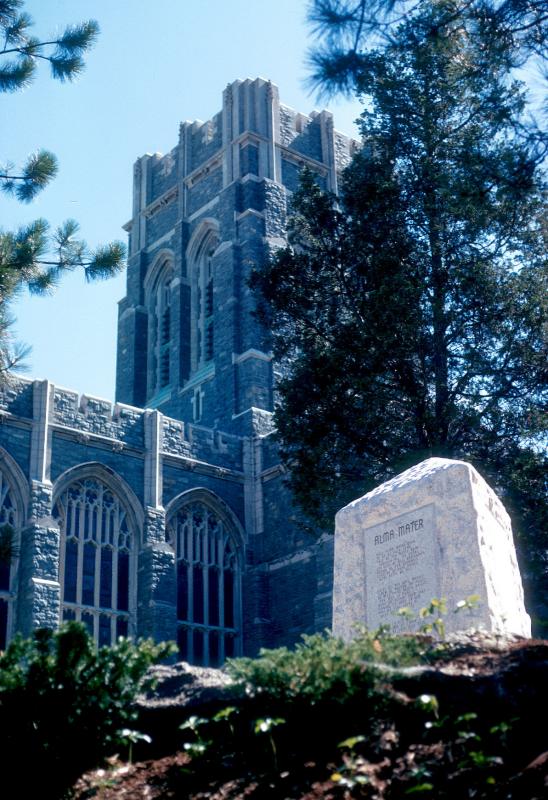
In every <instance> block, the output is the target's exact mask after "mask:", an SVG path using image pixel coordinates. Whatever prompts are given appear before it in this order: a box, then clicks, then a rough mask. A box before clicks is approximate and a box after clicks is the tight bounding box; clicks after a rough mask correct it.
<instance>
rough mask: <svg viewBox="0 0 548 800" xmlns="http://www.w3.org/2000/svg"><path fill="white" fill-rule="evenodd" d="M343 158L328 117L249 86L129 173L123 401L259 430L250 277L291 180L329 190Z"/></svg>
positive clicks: (281, 218)
mask: <svg viewBox="0 0 548 800" xmlns="http://www.w3.org/2000/svg"><path fill="white" fill-rule="evenodd" d="M353 147H354V142H352V141H351V140H349V139H348V138H346V137H344V136H342V135H341V134H338V133H336V132H335V131H334V128H333V119H332V115H331V114H330V113H329V112H327V111H322V112H321V113H313V114H312V115H311V116H310V117H308V116H305V115H303V114H298V113H295V112H294V111H292V110H291V109H289V108H287V107H285V106H283V105H281V104H280V101H279V96H278V89H277V87H276V86H274V85H273V84H272V83H270V82H269V81H265V80H262V79H261V78H258V79H256V80H253V81H252V80H249V79H248V80H245V81H235V82H234V83H232V84H230V85H229V86H227V88H226V89H225V91H224V93H223V107H222V110H221V111H220V112H219V113H218V114H216V115H215V116H214V117H213V118H212V119H210V120H209V121H208V122H184V123H183V124H182V125H181V127H180V132H179V143H178V145H177V146H176V147H175V148H174V149H173V150H172V151H171V152H170V153H168V154H167V155H165V156H162V155H159V154H155V155H145V156H142V157H141V158H140V159H139V160H138V161H137V162H136V164H135V169H134V180H133V217H132V219H131V220H130V222H128V223H127V225H126V226H125V228H126V230H127V231H128V233H129V240H130V258H129V265H128V282H127V296H126V297H125V298H124V300H122V302H121V304H120V313H119V335H118V371H117V386H116V394H117V399H118V400H119V401H121V402H124V403H128V404H131V405H136V406H148V407H154V408H158V409H159V410H160V411H162V412H163V413H165V414H168V415H170V416H172V417H175V418H177V419H181V420H188V421H193V422H199V423H200V424H202V425H206V426H210V427H213V428H216V429H220V430H223V431H227V432H233V433H237V434H242V435H249V434H250V433H252V432H253V431H255V430H257V429H258V427H259V428H261V426H262V425H263V424H264V416H265V415H264V413H263V412H265V411H266V412H270V411H272V407H273V406H272V404H273V399H272V390H273V386H272V384H273V374H272V362H271V357H270V354H269V352H268V336H267V335H266V332H265V331H263V330H261V327H260V325H259V324H258V323H257V321H256V319H255V318H254V317H253V307H254V305H253V298H252V296H251V294H250V290H249V287H248V278H249V275H250V272H251V270H252V269H253V267H254V266H256V265H257V264H260V263H261V262H262V261H263V259H264V257H265V254H266V252H267V251H268V249H269V248H272V247H276V246H279V245H280V244H281V243H283V241H284V239H283V237H284V232H285V217H286V209H287V200H288V197H289V196H290V194H291V192H292V191H293V190H294V189H295V187H296V185H297V183H298V177H299V172H300V171H301V169H302V168H303V167H304V166H308V167H309V168H310V169H311V170H312V171H313V172H315V173H316V175H317V179H318V182H319V183H320V184H321V185H322V187H324V188H326V189H329V190H331V191H336V190H337V171H338V170H340V169H341V168H342V167H343V166H345V164H346V163H347V161H348V160H349V157H350V155H351V152H352V149H353Z"/></svg>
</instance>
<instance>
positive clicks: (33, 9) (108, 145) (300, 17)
mask: <svg viewBox="0 0 548 800" xmlns="http://www.w3.org/2000/svg"><path fill="white" fill-rule="evenodd" d="M25 8H26V10H27V11H28V12H29V13H30V14H31V15H32V17H33V18H34V20H35V23H36V25H35V28H34V32H35V34H36V35H37V36H39V37H40V38H41V39H43V38H50V36H51V34H52V33H55V32H56V31H57V32H60V31H62V30H63V28H64V26H65V24H67V23H74V22H79V21H82V20H86V19H90V18H93V19H96V20H97V21H98V22H99V25H100V26H101V35H100V38H99V41H98V43H97V45H96V46H95V48H94V49H93V50H92V51H91V52H90V53H89V55H88V57H87V60H86V61H87V69H86V71H85V72H84V73H83V75H82V76H81V77H80V78H79V80H77V81H76V82H75V83H73V84H60V83H59V82H57V81H53V80H51V79H50V77H49V73H48V69H47V65H45V64H44V65H43V67H42V69H41V70H40V75H39V78H38V79H37V80H36V81H35V82H34V83H33V84H32V85H31V86H30V87H29V88H28V89H26V90H25V91H24V92H19V93H17V94H14V95H3V96H2V99H1V102H2V109H3V113H2V117H1V120H0V126H1V130H2V143H1V149H0V161H7V160H9V161H12V162H15V163H21V162H23V161H24V160H25V158H26V157H27V156H28V154H29V153H31V152H33V151H34V150H36V149H38V148H42V147H44V148H47V149H49V150H51V151H53V152H54V153H55V154H56V155H57V157H58V159H59V162H60V172H59V176H58V177H57V178H56V179H55V181H53V182H52V183H51V184H50V186H49V187H48V188H47V189H46V190H45V191H44V192H42V194H41V195H40V196H39V197H38V199H37V200H35V201H34V202H33V203H32V204H30V205H21V204H20V203H17V202H16V201H15V200H11V199H9V198H5V197H0V220H1V225H2V227H3V228H4V229H7V230H9V229H13V228H15V227H17V226H18V225H21V224H24V223H26V222H30V221H31V220H33V219H36V218H37V217H40V216H41V217H45V218H46V219H47V220H49V222H50V223H51V224H52V225H53V226H55V225H57V224H59V223H60V222H62V221H63V220H64V219H67V218H69V217H74V218H76V219H77V220H78V222H79V223H80V226H81V234H82V236H83V237H84V238H85V239H86V240H87V241H88V243H89V244H90V245H96V244H99V243H101V242H107V241H111V240H113V239H122V240H125V234H124V232H123V231H122V230H121V226H122V225H123V224H124V223H125V222H126V221H127V220H128V219H129V217H130V208H131V181H132V177H131V176H132V165H133V162H134V161H135V159H136V158H137V157H138V156H140V155H142V154H143V153H146V152H151V153H153V152H164V153H165V152H167V151H168V150H170V149H171V148H172V147H174V145H175V144H176V141H177V136H178V126H179V122H181V121H182V120H185V119H202V120H206V119H209V118H210V117H211V116H212V115H213V114H214V113H216V112H217V111H218V110H219V109H220V107H221V93H222V90H223V88H224V87H225V86H226V84H227V83H229V82H231V81H233V80H235V79H238V78H246V77H257V76H259V75H260V76H262V77H265V78H270V79H271V80H272V81H274V83H276V84H277V85H278V86H279V88H280V97H281V100H282V102H283V103H285V104H286V105H289V106H292V107H293V108H296V109H298V110H299V111H302V112H309V111H311V110H312V109H314V108H318V109H319V108H322V107H324V104H323V103H321V102H319V101H318V100H317V98H315V97H314V96H313V95H311V94H310V93H309V92H308V90H307V88H306V86H305V81H306V77H307V72H306V65H305V53H306V49H307V47H308V46H309V45H310V44H311V39H310V38H309V29H308V28H307V26H306V24H305V19H304V17H305V10H306V2H305V0H276V2H264V0H263V2H255V3H250V2H249V0H199V2H188V0H154V2H150V0H29V2H27V3H26V4H25ZM329 107H330V109H331V110H332V111H333V113H334V115H335V125H336V127H337V128H338V129H339V130H342V131H344V132H346V133H350V134H356V129H355V127H354V125H353V121H354V120H355V119H356V117H357V116H358V114H359V112H360V107H359V105H358V104H357V103H356V102H354V103H352V102H347V101H343V100H340V101H338V102H336V103H330V104H329ZM124 293H125V274H124V275H121V276H120V277H118V278H116V279H113V280H111V281H108V282H104V283H99V284H91V285H85V283H84V280H83V277H82V275H80V274H76V273H75V274H73V275H69V276H67V277H66V278H65V279H64V281H63V283H62V285H61V286H60V287H59V289H58V290H57V291H56V293H55V294H54V295H53V296H52V297H48V298H35V297H29V295H28V294H26V293H25V294H22V295H21V296H20V297H19V299H18V301H17V302H16V303H15V304H14V305H13V309H12V310H13V313H14V315H15V316H16V317H17V323H16V326H15V332H16V334H17V337H18V338H19V339H21V340H23V341H25V342H26V343H28V344H30V345H31V346H32V353H31V355H30V357H29V359H28V361H29V367H30V369H29V372H28V375H29V376H30V377H33V378H49V379H50V380H52V381H53V382H54V383H57V384H60V385H62V386H66V387H69V388H73V389H76V390H78V391H80V392H85V393H87V394H92V395H95V396H99V397H106V398H111V399H112V398H113V397H114V376H115V351H116V315H117V302H118V300H120V299H121V298H122V297H123V295H124Z"/></svg>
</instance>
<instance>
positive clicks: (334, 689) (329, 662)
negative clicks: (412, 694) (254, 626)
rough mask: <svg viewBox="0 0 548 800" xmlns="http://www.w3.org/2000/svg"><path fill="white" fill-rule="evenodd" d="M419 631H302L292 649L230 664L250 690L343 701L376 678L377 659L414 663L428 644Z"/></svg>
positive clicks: (424, 655) (369, 686) (394, 663)
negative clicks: (338, 634)
mask: <svg viewBox="0 0 548 800" xmlns="http://www.w3.org/2000/svg"><path fill="white" fill-rule="evenodd" d="M425 641H426V640H425V639H421V637H417V636H394V635H392V634H390V632H389V630H388V629H384V628H381V629H379V630H378V631H375V632H369V631H367V630H366V629H360V630H359V633H358V635H357V636H356V638H355V639H353V640H352V641H351V642H348V643H343V642H342V641H341V640H340V639H337V638H335V637H334V636H331V635H330V634H329V633H325V634H320V633H318V634H313V635H311V636H303V641H302V642H301V643H299V644H297V645H296V647H295V648H294V649H293V650H289V649H288V648H286V647H281V648H279V649H277V650H261V653H260V658H239V659H235V660H233V661H229V663H228V671H229V673H230V674H231V676H232V677H233V678H234V680H235V681H236V682H238V683H243V684H245V686H246V690H247V693H248V694H257V693H264V694H267V695H270V696H271V697H277V698H283V699H286V700H288V699H290V698H297V697H300V698H302V699H305V700H306V702H307V703H311V704H313V705H314V704H316V703H319V702H322V701H326V700H332V701H335V702H338V703H344V702H345V701H347V700H348V699H350V698H351V697H352V696H353V695H355V694H363V693H364V691H366V689H367V690H369V689H371V690H372V689H373V688H374V686H375V685H376V684H377V683H378V675H379V673H378V669H376V668H375V665H378V664H379V663H382V664H388V665H392V666H394V667H403V666H409V665H411V664H418V663H421V662H423V661H424V659H425V658H427V657H428V655H429V653H430V650H431V648H429V647H428V646H427V645H426V644H425Z"/></svg>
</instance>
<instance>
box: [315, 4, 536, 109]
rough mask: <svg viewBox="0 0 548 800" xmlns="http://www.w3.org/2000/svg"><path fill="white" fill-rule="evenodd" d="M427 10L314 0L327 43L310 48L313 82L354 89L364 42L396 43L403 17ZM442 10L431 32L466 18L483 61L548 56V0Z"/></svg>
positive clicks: (324, 87)
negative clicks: (502, 53)
mask: <svg viewBox="0 0 548 800" xmlns="http://www.w3.org/2000/svg"><path fill="white" fill-rule="evenodd" d="M422 9H423V3H422V2H415V3H410V2H408V0H310V2H309V8H308V20H309V22H310V24H311V25H312V27H313V30H314V31H315V32H316V33H317V34H319V35H320V39H321V42H322V43H321V44H320V45H319V46H317V47H315V48H314V49H313V50H312V51H311V53H310V62H311V66H312V76H311V81H312V83H313V84H314V85H315V86H316V87H317V88H319V89H320V90H321V91H322V92H324V93H326V94H332V93H336V92H339V91H343V92H349V93H351V92H353V91H354V90H355V89H356V84H357V83H358V82H359V79H360V74H361V69H362V56H363V55H364V54H363V47H364V45H365V44H366V43H369V44H371V42H372V41H377V42H384V43H390V42H393V41H394V37H395V35H396V31H397V28H398V25H399V24H400V23H401V21H402V20H406V21H407V22H410V23H412V21H413V19H414V17H415V16H417V17H419V16H421V15H422ZM437 9H438V14H437V16H436V19H435V20H432V23H433V26H434V27H433V29H432V31H431V33H433V34H435V33H436V32H437V29H438V28H439V26H441V27H442V28H443V26H444V25H446V24H451V23H452V22H453V21H454V20H456V19H460V20H463V21H464V22H465V23H466V28H467V33H468V35H471V36H474V37H477V38H478V41H479V42H481V50H482V53H476V58H477V59H478V61H479V62H481V61H483V62H484V63H487V62H488V61H489V59H490V58H491V56H492V55H493V54H498V55H500V53H501V52H504V54H505V59H506V62H507V65H508V66H509V67H519V66H523V65H524V64H525V63H526V62H530V61H531V59H535V57H538V58H539V59H540V61H541V63H542V62H544V61H545V60H546V57H547V50H546V45H547V42H548V6H547V4H546V0H450V2H447V3H446V2H444V1H443V0H440V2H438V3H437Z"/></svg>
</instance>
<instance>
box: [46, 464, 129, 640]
mask: <svg viewBox="0 0 548 800" xmlns="http://www.w3.org/2000/svg"><path fill="white" fill-rule="evenodd" d="M54 513H55V516H56V517H57V518H58V520H59V524H60V528H61V575H60V581H61V592H62V600H61V617H62V619H63V620H81V621H82V622H84V623H85V624H86V625H87V627H88V630H89V632H90V634H91V635H92V636H93V637H94V639H95V641H96V642H97V643H98V644H99V645H104V644H112V643H113V642H115V641H116V639H117V637H118V636H127V635H128V633H130V632H131V631H130V627H131V626H130V622H131V616H132V615H131V606H132V601H131V598H132V595H133V589H134V587H133V569H132V566H133V558H134V550H135V541H134V539H135V537H134V535H133V531H132V530H131V528H130V525H129V522H128V517H127V513H126V511H125V509H124V508H123V506H122V504H121V503H120V501H119V500H118V498H117V497H116V495H115V494H114V493H113V492H112V491H111V490H110V489H109V488H108V487H107V486H106V485H105V484H104V483H103V482H102V481H100V480H98V479H96V478H85V479H83V480H77V481H74V483H72V484H71V485H70V486H69V487H68V489H66V490H65V492H64V493H63V494H62V495H61V497H60V498H59V500H58V501H57V504H56V506H55V512H54Z"/></svg>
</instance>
